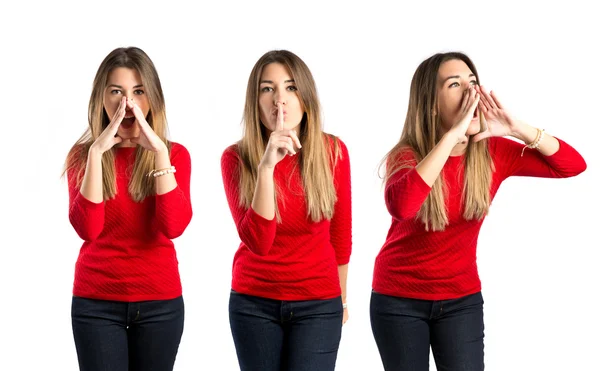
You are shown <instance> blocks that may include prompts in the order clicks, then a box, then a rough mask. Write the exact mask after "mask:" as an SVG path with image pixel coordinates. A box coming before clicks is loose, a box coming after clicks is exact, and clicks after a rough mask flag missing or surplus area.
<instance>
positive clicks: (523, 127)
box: [512, 122, 560, 156]
mask: <svg viewBox="0 0 600 371" xmlns="http://www.w3.org/2000/svg"><path fill="white" fill-rule="evenodd" d="M537 135H538V129H536V128H534V127H533V126H530V125H528V124H526V123H524V122H520V123H519V125H518V127H517V128H516V129H515V131H514V132H513V133H512V136H513V137H514V138H517V139H519V140H521V141H523V142H524V143H525V144H526V145H527V144H530V143H533V142H534V141H535V140H536V138H537ZM559 148H560V144H559V143H558V140H557V139H556V138H554V137H553V136H551V135H548V134H547V133H544V138H543V139H542V140H541V141H540V143H539V146H538V148H537V150H538V151H539V152H540V153H541V154H542V155H544V156H552V155H553V154H555V153H556V152H557V151H558V149H559Z"/></svg>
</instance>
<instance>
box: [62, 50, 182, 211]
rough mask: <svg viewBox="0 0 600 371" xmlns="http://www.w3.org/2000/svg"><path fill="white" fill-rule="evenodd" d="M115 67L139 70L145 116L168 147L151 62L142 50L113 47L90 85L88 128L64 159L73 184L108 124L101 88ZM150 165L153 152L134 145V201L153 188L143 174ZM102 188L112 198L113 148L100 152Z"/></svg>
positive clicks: (131, 184) (131, 186) (131, 191)
mask: <svg viewBox="0 0 600 371" xmlns="http://www.w3.org/2000/svg"><path fill="white" fill-rule="evenodd" d="M118 67H125V68H130V69H133V70H136V71H138V72H139V74H140V76H141V79H142V84H143V85H144V91H145V94H146V96H147V97H148V103H149V105H150V111H149V112H148V116H147V117H146V120H147V121H148V124H149V125H150V127H152V129H153V130H154V132H155V133H156V134H157V135H158V137H159V138H160V139H161V140H162V141H163V142H165V143H166V144H167V148H169V151H170V148H171V145H170V143H169V141H168V140H167V139H166V137H167V130H168V129H167V117H166V113H165V99H164V96H163V92H162V87H161V84H160V79H159V78H158V73H157V72H156V68H155V67H154V63H152V60H150V58H149V57H148V55H147V54H146V53H144V51H143V50H141V49H139V48H136V47H129V48H117V49H115V50H113V51H112V52H110V54H108V55H107V56H106V58H104V60H103V61H102V63H101V64H100V67H99V68H98V72H96V77H95V78H94V83H93V85H92V94H91V96H90V103H89V106H88V124H89V125H88V128H87V130H86V131H85V133H84V134H83V135H82V136H81V137H80V138H79V139H78V140H77V142H76V143H75V144H74V145H73V147H72V148H71V150H70V151H69V154H68V156H67V160H66V162H65V170H64V172H63V175H64V174H65V173H68V172H69V171H73V173H74V174H75V177H76V178H75V179H73V180H70V181H73V182H75V183H74V184H76V185H77V187H79V186H81V182H82V180H83V173H84V172H85V166H86V162H87V154H88V150H89V148H90V146H91V145H92V144H93V143H94V141H95V140H96V139H97V138H98V137H99V136H100V134H101V133H102V131H103V130H104V129H105V128H106V127H107V126H108V124H109V123H110V120H111V118H110V117H108V115H107V114H106V111H105V110H104V92H105V90H106V87H107V84H108V76H109V75H110V73H111V72H112V71H113V70H114V69H115V68H118ZM153 168H154V152H151V151H147V150H145V149H144V148H142V147H141V146H138V147H137V151H136V158H135V165H134V167H133V173H132V176H131V180H130V181H129V187H128V188H129V194H130V195H131V197H132V198H133V199H134V200H135V201H138V202H140V201H142V200H144V198H146V197H147V196H150V195H154V194H155V192H156V190H155V186H154V182H153V181H152V180H151V179H150V178H149V177H146V176H145V174H147V173H148V172H150V171H151V170H152V169H153ZM102 192H103V198H104V200H108V199H111V198H114V197H115V195H116V194H117V184H116V178H115V148H114V147H113V148H112V149H110V150H108V151H106V152H104V154H103V155H102Z"/></svg>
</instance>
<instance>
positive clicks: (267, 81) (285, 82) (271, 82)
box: [260, 79, 296, 84]
mask: <svg viewBox="0 0 600 371" xmlns="http://www.w3.org/2000/svg"><path fill="white" fill-rule="evenodd" d="M288 82H294V83H295V82H296V81H294V80H293V79H292V80H285V81H284V82H283V83H284V84H287V83H288ZM260 83H261V84H274V82H273V81H271V80H262V81H261V82H260Z"/></svg>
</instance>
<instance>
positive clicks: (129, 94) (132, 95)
mask: <svg viewBox="0 0 600 371" xmlns="http://www.w3.org/2000/svg"><path fill="white" fill-rule="evenodd" d="M125 98H126V99H127V100H128V101H134V100H135V99H134V98H135V96H134V94H133V93H126V94H125Z"/></svg>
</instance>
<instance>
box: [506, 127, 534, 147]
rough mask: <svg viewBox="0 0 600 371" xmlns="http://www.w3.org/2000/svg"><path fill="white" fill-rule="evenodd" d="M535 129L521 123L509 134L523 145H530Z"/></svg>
mask: <svg viewBox="0 0 600 371" xmlns="http://www.w3.org/2000/svg"><path fill="white" fill-rule="evenodd" d="M536 135H537V129H536V128H534V127H533V126H530V125H527V124H526V123H523V122H517V124H516V125H515V127H514V128H513V130H512V131H511V133H510V136H511V137H513V138H516V139H518V140H521V141H523V142H525V143H531V142H533V141H534V140H535V137H536Z"/></svg>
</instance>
